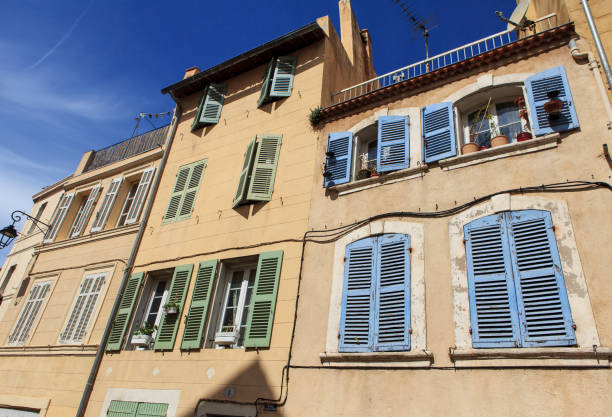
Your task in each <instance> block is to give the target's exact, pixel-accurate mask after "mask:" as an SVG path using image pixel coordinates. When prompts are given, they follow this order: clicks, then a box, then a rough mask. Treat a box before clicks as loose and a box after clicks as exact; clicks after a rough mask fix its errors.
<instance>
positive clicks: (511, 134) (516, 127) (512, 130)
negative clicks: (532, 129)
mask: <svg viewBox="0 0 612 417" xmlns="http://www.w3.org/2000/svg"><path fill="white" fill-rule="evenodd" d="M521 130H523V129H522V128H521V124H520V123H513V124H511V125H507V126H503V127H501V128H500V131H501V134H502V135H506V136H508V138H509V139H510V141H511V142H513V141H515V140H516V135H518V134H519V133H520V132H521Z"/></svg>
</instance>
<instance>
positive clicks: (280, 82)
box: [270, 56, 296, 97]
mask: <svg viewBox="0 0 612 417" xmlns="http://www.w3.org/2000/svg"><path fill="white" fill-rule="evenodd" d="M295 62H296V59H295V58H294V57H292V56H281V57H278V59H277V60H276V68H275V69H274V79H273V80H272V88H271V89H270V97H289V96H290V95H291V89H292V88H293V75H294V73H295Z"/></svg>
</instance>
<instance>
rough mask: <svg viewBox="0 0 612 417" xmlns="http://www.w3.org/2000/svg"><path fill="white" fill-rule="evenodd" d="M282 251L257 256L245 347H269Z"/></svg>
mask: <svg viewBox="0 0 612 417" xmlns="http://www.w3.org/2000/svg"><path fill="white" fill-rule="evenodd" d="M282 263H283V251H282V250H280V251H274V252H264V253H261V254H260V255H259V261H258V263H257V274H256V275H255V287H254V289H253V298H252V301H251V308H249V316H248V318H247V326H246V335H245V339H244V346H245V347H269V346H270V336H271V334H272V324H273V322H274V309H275V307H276V293H277V292H278V281H279V279H280V271H281V264H282Z"/></svg>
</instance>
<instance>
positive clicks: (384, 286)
mask: <svg viewBox="0 0 612 417" xmlns="http://www.w3.org/2000/svg"><path fill="white" fill-rule="evenodd" d="M377 252H378V253H377V262H376V264H377V268H378V274H377V276H378V278H379V279H378V280H377V282H376V300H377V305H376V314H375V320H374V322H375V328H374V334H375V336H374V339H375V340H374V349H375V350H379V351H383V350H387V351H391V350H393V351H401V350H410V236H408V235H400V234H391V235H383V236H380V237H379V238H378V251H377Z"/></svg>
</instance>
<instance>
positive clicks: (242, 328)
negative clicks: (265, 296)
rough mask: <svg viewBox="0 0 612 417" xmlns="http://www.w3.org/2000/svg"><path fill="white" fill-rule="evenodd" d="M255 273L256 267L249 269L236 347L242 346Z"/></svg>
mask: <svg viewBox="0 0 612 417" xmlns="http://www.w3.org/2000/svg"><path fill="white" fill-rule="evenodd" d="M255 275H257V270H256V269H251V272H250V274H249V284H248V286H247V293H246V298H245V300H244V308H243V311H242V321H241V323H240V337H239V338H238V343H237V344H236V347H242V346H244V335H245V333H246V323H247V317H248V316H249V307H250V306H251V296H252V295H253V287H254V286H255Z"/></svg>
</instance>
